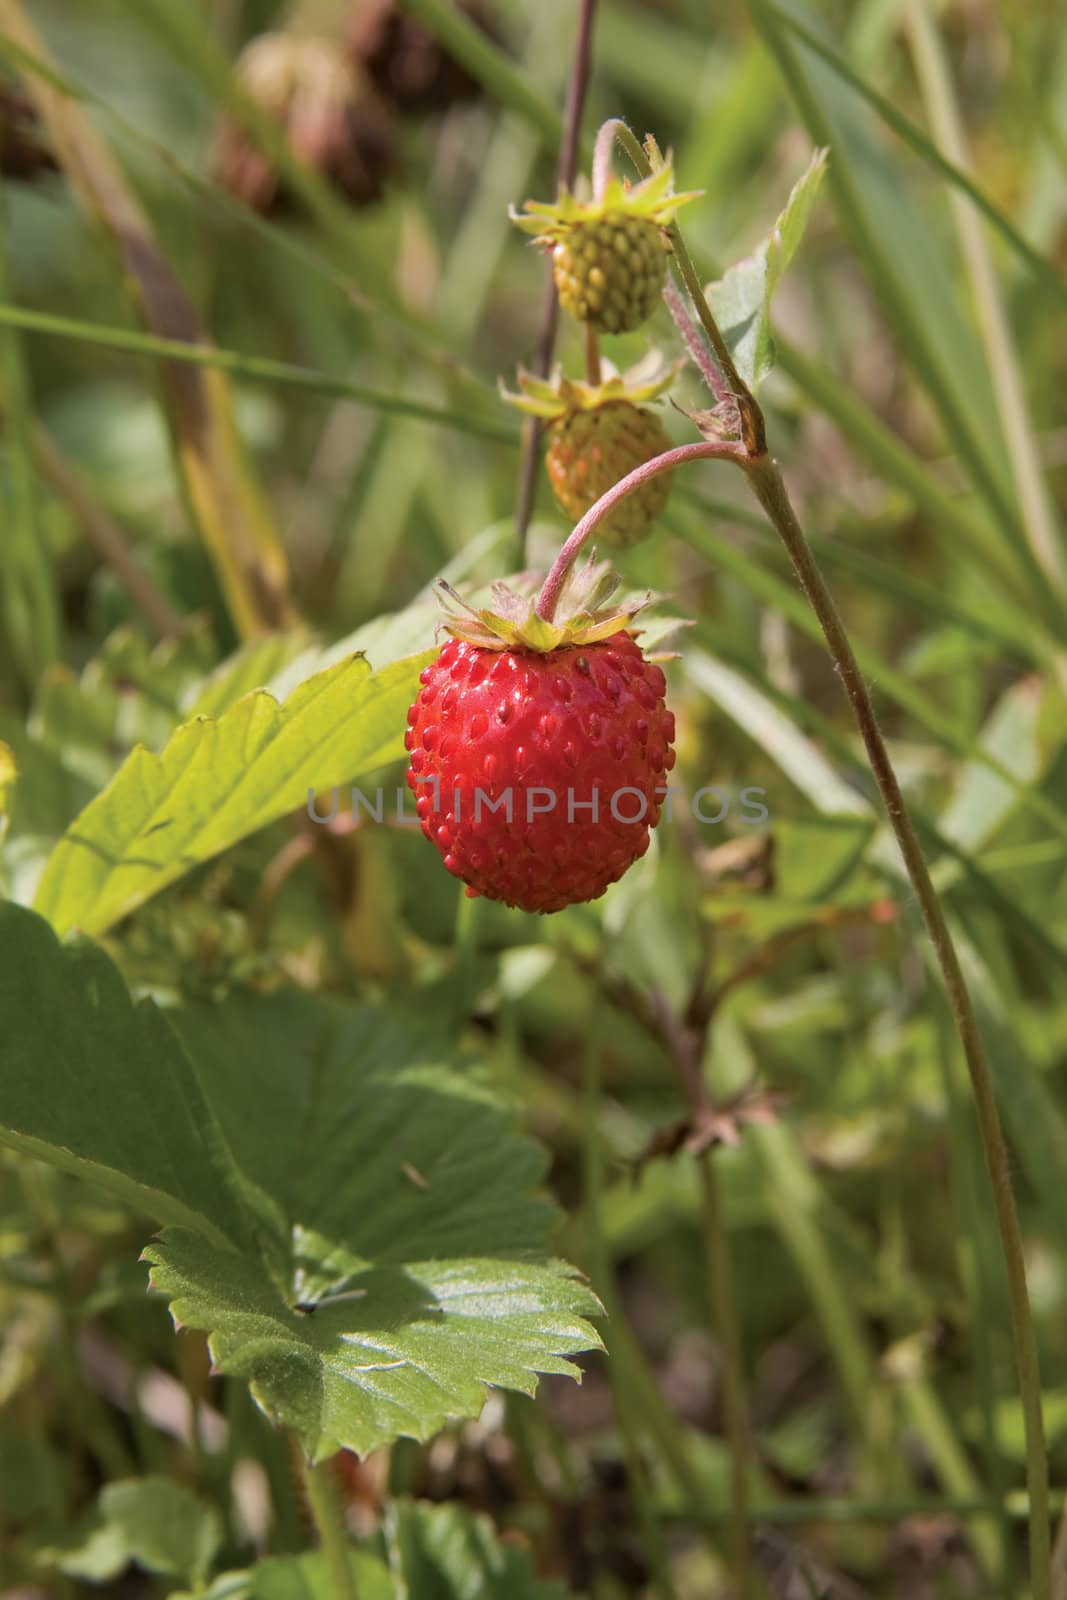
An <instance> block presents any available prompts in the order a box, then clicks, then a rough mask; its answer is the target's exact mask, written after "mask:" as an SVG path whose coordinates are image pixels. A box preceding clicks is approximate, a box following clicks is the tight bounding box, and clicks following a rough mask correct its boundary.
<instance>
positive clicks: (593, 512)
mask: <svg viewBox="0 0 1067 1600" xmlns="http://www.w3.org/2000/svg"><path fill="white" fill-rule="evenodd" d="M702 460H711V461H734V462H736V463H737V465H738V466H741V465H743V464H744V460H745V453H744V445H742V444H740V443H735V442H733V441H731V440H721V439H702V440H701V441H700V442H699V443H698V444H682V445H678V446H677V447H676V448H675V449H674V450H665V451H664V452H663V454H662V455H661V456H653V457H652V460H651V461H644V462H642V463H641V465H640V466H639V467H635V468H634V470H633V471H632V472H628V473H627V474H626V477H625V478H620V479H619V481H618V483H615V484H612V486H611V488H610V489H609V490H608V491H607V493H606V494H602V495H601V496H600V499H599V500H598V501H597V502H596V504H595V505H592V506H590V507H589V510H588V511H587V512H586V513H585V516H584V517H582V519H581V521H580V522H578V523H576V524H575V527H574V531H573V532H572V534H571V536H570V538H569V539H568V540H567V542H566V544H565V545H564V546H563V548H562V550H561V551H560V553H559V555H558V556H557V557H556V559H555V561H554V562H553V563H552V569H551V571H550V572H549V574H548V577H547V578H546V579H545V581H544V584H543V585H542V588H541V593H540V594H539V595H538V597H537V605H536V607H535V610H536V612H537V615H538V616H539V617H540V618H541V620H542V621H543V622H551V621H553V619H554V618H555V615H556V607H557V605H558V604H559V597H560V595H561V593H562V592H563V586H564V584H565V583H566V581H567V576H568V574H569V572H570V570H571V568H572V567H573V566H574V563H575V561H576V560H577V559H578V556H579V555H580V554H581V551H582V549H583V547H584V545H585V544H586V543H587V542H588V540H589V539H590V538H591V537H592V535H593V533H595V531H596V529H597V528H598V527H599V525H600V523H601V522H603V520H604V518H605V517H606V516H607V515H608V514H609V512H611V511H614V509H615V507H616V506H617V505H618V504H619V502H620V500H625V499H626V496H627V495H628V494H632V493H633V491H634V490H635V489H640V487H641V485H642V484H644V483H647V482H648V481H649V479H650V478H658V477H659V475H660V473H661V472H671V471H672V470H673V469H674V468H675V467H680V466H684V464H685V463H686V462H687V461H702Z"/></svg>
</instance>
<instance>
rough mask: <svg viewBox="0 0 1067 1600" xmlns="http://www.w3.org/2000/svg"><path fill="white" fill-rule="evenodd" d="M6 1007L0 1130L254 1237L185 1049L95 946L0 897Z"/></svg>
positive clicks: (129, 1194) (187, 1217) (174, 1210)
mask: <svg viewBox="0 0 1067 1600" xmlns="http://www.w3.org/2000/svg"><path fill="white" fill-rule="evenodd" d="M0 1019H2V1024H0V1142H2V1143H4V1144H7V1145H9V1146H11V1147H12V1148H13V1149H16V1150H22V1151H24V1152H25V1153H26V1154H28V1155H33V1156H37V1157H39V1158H40V1159H42V1160H45V1161H51V1162H52V1164H53V1165H54V1166H58V1167H62V1168H64V1169H65V1170H67V1171H69V1172H75V1173H78V1174H79V1175H80V1176H81V1177H84V1178H88V1179H90V1180H92V1181H95V1182H97V1183H101V1184H105V1185H106V1186H107V1187H108V1188H110V1189H111V1190H112V1191H113V1192H114V1193H116V1194H119V1195H120V1196H121V1197H122V1198H123V1199H124V1200H125V1201H126V1202H127V1203H128V1204H130V1205H133V1206H136V1207H137V1209H138V1210H140V1211H142V1212H147V1213H148V1215H149V1216H152V1217H156V1218H158V1219H159V1220H160V1221H161V1222H172V1223H181V1224H184V1225H185V1226H188V1227H196V1228H199V1229H201V1230H202V1231H203V1232H204V1233H205V1234H206V1235H207V1236H208V1237H209V1238H211V1239H213V1240H214V1241H215V1242H216V1243H217V1244H219V1245H220V1246H222V1247H225V1245H226V1244H227V1243H232V1244H233V1245H234V1246H238V1245H242V1244H244V1243H245V1242H247V1241H248V1240H249V1239H250V1237H251V1234H252V1232H253V1224H252V1220H251V1217H250V1214H249V1207H250V1206H251V1205H252V1197H251V1190H250V1186H247V1185H246V1184H245V1182H244V1180H243V1179H242V1177H241V1174H240V1173H239V1172H238V1169H237V1167H236V1164H235V1163H234V1161H233V1158H232V1157H231V1155H230V1152H229V1150H228V1148H227V1146H226V1143H225V1140H224V1138H223V1135H222V1132H221V1130H220V1128H219V1124H218V1122H217V1120H216V1118H215V1116H214V1115H213V1113H212V1111H211V1108H210V1106H209V1105H208V1102H207V1100H206V1098H205V1095H204V1090H203V1088H202V1086H201V1083H200V1081H199V1079H198V1077H197V1074H196V1072H195V1070H194V1068H193V1066H192V1063H191V1062H190V1060H189V1057H188V1055H187V1053H186V1051H185V1049H184V1048H183V1046H182V1044H181V1042H180V1040H179V1039H178V1038H177V1037H176V1035H175V1034H174V1032H173V1030H172V1028H171V1027H170V1024H169V1022H168V1020H167V1018H166V1016H165V1015H164V1014H163V1013H162V1012H160V1011H159V1010H157V1008H156V1007H155V1006H154V1005H153V1004H152V1003H151V1002H148V1001H146V1002H143V1003H142V1004H140V1005H138V1006H134V1005H133V1004H132V1002H131V1000H130V997H129V995H128V993H127V991H126V987H125V985H124V984H123V982H122V979H121V978H120V977H119V975H118V973H117V972H116V970H115V968H114V966H113V965H112V964H111V962H110V961H109V960H108V959H107V957H106V956H105V955H104V954H103V952H102V951H100V950H97V949H94V948H93V947H92V946H88V945H84V946H76V947H74V948H66V949H65V948H63V947H62V946H61V945H60V944H59V943H58V941H57V939H56V936H55V934H54V933H53V931H52V929H51V928H50V927H49V926H48V924H47V923H46V922H44V921H42V919H41V918H40V917H38V916H35V915H34V913H33V912H31V911H26V910H24V909H23V908H22V907H20V906H14V905H11V904H0ZM246 1189H247V1192H246Z"/></svg>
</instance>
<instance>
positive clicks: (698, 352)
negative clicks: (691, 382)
mask: <svg viewBox="0 0 1067 1600" xmlns="http://www.w3.org/2000/svg"><path fill="white" fill-rule="evenodd" d="M663 299H664V301H665V302H666V306H667V310H668V311H669V312H670V314H671V316H672V317H673V319H674V325H675V327H676V328H677V329H678V332H679V333H680V334H681V336H682V339H683V341H684V343H685V347H686V349H687V350H688V351H689V355H690V357H691V359H692V360H693V361H694V362H695V363H696V365H697V366H698V367H699V369H700V374H701V377H702V378H703V379H704V382H705V383H706V384H707V386H708V388H709V389H710V390H711V392H712V394H713V395H714V396H715V398H716V400H717V401H718V402H719V403H720V404H721V403H722V402H723V401H724V400H730V399H736V396H735V395H734V392H733V390H732V389H731V388H730V385H729V384H728V383H727V382H726V380H725V378H724V377H723V375H722V373H721V372H720V371H719V369H718V367H717V366H716V365H715V357H714V356H713V355H712V353H711V351H710V350H709V349H708V346H707V345H706V344H705V342H704V336H703V334H702V333H701V332H700V330H699V328H698V327H697V325H696V323H695V322H694V321H693V319H692V317H691V316H690V315H689V313H688V311H687V310H686V309H685V301H684V300H683V299H682V296H681V294H680V293H679V292H678V290H677V289H676V288H675V286H674V284H673V283H672V282H671V281H670V279H669V278H668V280H667V282H666V283H665V284H664V285H663Z"/></svg>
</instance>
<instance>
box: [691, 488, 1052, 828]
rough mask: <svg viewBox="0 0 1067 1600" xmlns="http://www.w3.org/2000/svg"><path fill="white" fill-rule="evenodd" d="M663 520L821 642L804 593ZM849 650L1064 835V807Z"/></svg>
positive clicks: (875, 660) (724, 543)
mask: <svg viewBox="0 0 1067 1600" xmlns="http://www.w3.org/2000/svg"><path fill="white" fill-rule="evenodd" d="M664 520H665V522H666V524H667V525H668V526H669V527H671V528H672V531H675V532H677V534H678V536H679V537H680V538H682V539H684V540H685V541H686V542H687V543H688V544H691V545H692V546H693V548H694V549H696V550H699V551H701V552H702V553H703V554H704V555H705V556H707V558H708V560H709V561H710V562H711V563H712V565H713V566H716V567H718V568H721V569H723V570H725V571H727V572H732V573H734V574H735V575H736V576H737V577H739V578H740V579H741V581H742V582H743V583H744V584H745V585H746V587H748V588H749V589H751V590H752V592H753V593H754V594H756V595H759V596H760V598H762V599H764V600H766V601H767V602H768V603H769V604H771V605H773V606H775V607H776V608H777V609H778V610H779V611H781V612H782V613H783V615H784V616H786V617H787V618H788V620H789V621H790V622H791V623H792V624H793V625H794V626H795V627H796V628H798V629H799V630H800V631H801V632H802V633H804V634H805V635H806V636H807V637H808V638H810V639H815V640H818V641H821V639H822V633H821V631H820V629H819V625H818V622H817V621H816V619H815V617H814V616H813V615H812V613H811V611H810V610H809V608H808V606H807V603H806V602H805V600H804V599H803V597H802V596H801V595H800V594H799V593H798V592H797V591H796V590H795V589H793V588H792V587H791V586H790V585H789V584H787V583H785V582H783V581H782V579H780V578H778V577H776V576H775V575H774V574H773V573H771V572H768V571H767V570H766V569H765V568H764V567H763V565H762V564H761V563H760V562H758V561H755V560H753V559H752V557H750V556H747V555H745V554H743V553H742V552H740V551H738V550H737V549H735V548H734V547H733V546H732V545H731V544H730V542H729V540H727V539H723V538H720V537H719V535H718V534H716V533H715V532H714V531H713V530H712V529H710V528H708V527H706V526H704V525H698V524H696V523H695V522H692V521H689V520H686V521H685V522H683V521H681V520H680V519H678V518H676V517H670V518H665V519H664ZM854 649H855V651H856V659H857V661H858V662H859V664H860V667H861V669H862V670H863V671H864V672H865V673H867V674H868V675H869V676H870V677H871V678H873V679H874V680H875V681H876V682H877V684H878V687H879V690H880V692H881V693H882V694H884V695H885V696H886V697H887V698H888V699H890V700H892V701H894V702H895V703H896V704H897V705H898V706H900V707H901V709H902V710H904V711H907V712H908V714H909V715H910V716H912V717H914V719H915V721H916V722H917V723H918V724H919V726H920V727H923V728H925V729H926V731H927V732H928V733H931V734H933V735H934V737H935V738H936V739H938V740H939V741H940V742H941V743H942V744H944V745H945V746H947V747H948V748H949V749H950V750H953V751H955V753H956V754H957V755H959V756H962V757H963V758H964V759H966V760H968V761H974V762H977V763H979V764H980V765H983V766H986V767H988V768H989V770H990V771H991V772H995V773H996V774H997V776H998V777H999V778H1001V779H1003V781H1004V782H1005V783H1007V784H1009V785H1010V786H1011V788H1012V789H1013V791H1014V792H1015V793H1016V794H1017V795H1018V798H1019V801H1020V804H1022V805H1024V806H1025V807H1026V808H1027V809H1028V810H1029V811H1031V812H1033V814H1034V815H1035V816H1041V817H1043V818H1044V819H1045V821H1046V822H1047V823H1048V824H1049V826H1050V827H1052V828H1054V829H1055V830H1056V832H1057V833H1058V834H1059V835H1060V836H1061V837H1062V838H1067V810H1065V809H1064V808H1063V807H1062V806H1061V805H1059V804H1057V802H1056V801H1055V800H1053V799H1052V798H1051V797H1050V796H1049V795H1047V794H1045V793H1043V792H1042V791H1041V790H1040V789H1038V788H1035V787H1033V786H1030V785H1027V784H1023V783H1020V782H1019V780H1018V779H1017V778H1016V776H1015V774H1014V773H1012V772H1010V771H1009V770H1008V769H1007V768H1006V767H1005V766H1004V765H1003V763H1002V762H1000V761H997V760H996V759H995V758H994V757H992V756H990V755H989V754H988V753H987V752H986V751H984V750H982V749H981V747H980V746H979V745H978V744H977V743H976V741H975V740H974V739H971V738H969V737H967V735H966V734H962V733H961V732H960V731H959V728H958V726H957V724H956V721H955V720H954V719H953V718H952V717H951V716H949V715H948V714H946V713H945V712H943V711H941V710H940V709H939V708H938V707H937V706H935V705H934V704H933V702H932V701H930V699H929V698H928V697H927V696H926V695H925V694H924V693H923V692H922V691H921V690H920V689H917V688H916V687H915V685H914V684H913V683H911V682H910V681H909V679H907V678H906V677H905V676H904V674H903V673H901V672H898V671H897V670H896V669H895V668H894V667H892V666H890V665H889V664H888V663H887V662H886V661H884V660H883V659H882V657H881V656H879V655H878V654H877V653H876V652H875V651H873V650H871V649H870V648H869V647H868V646H866V645H864V644H862V643H861V642H860V641H856V643H855V645H854Z"/></svg>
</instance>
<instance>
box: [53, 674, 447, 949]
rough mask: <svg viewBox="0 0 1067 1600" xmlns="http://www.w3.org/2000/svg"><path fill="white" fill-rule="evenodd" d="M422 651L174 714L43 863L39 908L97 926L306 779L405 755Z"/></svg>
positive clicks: (275, 806) (69, 923) (301, 794)
mask: <svg viewBox="0 0 1067 1600" xmlns="http://www.w3.org/2000/svg"><path fill="white" fill-rule="evenodd" d="M424 664H425V661H424V658H420V657H415V658H413V659H410V660H406V661H400V662H397V663H395V664H394V665H393V666H390V667H387V668H385V669H384V670H383V671H381V672H376V673H375V672H372V671H371V669H370V667H369V666H368V665H367V663H366V662H365V661H364V660H363V659H362V658H361V657H358V656H356V657H349V658H348V659H347V660H345V661H341V662H338V663H337V664H336V665H335V666H333V667H330V668H328V669H327V670H326V671H323V672H320V673H317V674H316V675H315V676H314V677H313V678H309V679H308V680H307V681H306V682H304V683H302V684H301V685H300V686H299V688H297V689H295V690H294V691H293V693H292V694H291V695H290V696H289V698H288V699H287V700H286V701H285V703H284V705H279V704H278V702H277V701H276V700H275V699H274V698H273V696H271V695H270V694H268V693H266V692H265V691H256V692H254V693H252V694H250V695H247V696H246V697H245V698H244V699H243V700H239V701H238V702H237V703H236V705H233V706H231V707H230V709H229V710H227V711H226V712H224V713H223V715H222V716H221V717H218V718H198V719H196V720H194V721H192V722H188V723H185V724H183V726H182V727H180V728H178V729H177V730H176V732H175V733H174V734H173V736H172V737H171V739H170V740H169V741H168V743H167V746H166V748H165V749H164V750H163V752H162V753H161V754H160V755H158V756H156V755H152V754H150V753H149V752H148V751H147V750H144V749H140V748H139V749H136V750H134V751H133V753H132V754H131V755H130V757H129V758H128V760H127V761H125V762H124V763H123V765H122V767H121V768H120V769H119V771H118V772H117V773H116V775H115V777H114V779H113V781H112V782H111V783H110V784H109V785H108V787H107V788H106V789H105V790H104V791H103V793H102V794H100V795H98V796H97V797H96V799H95V800H93V801H92V802H91V804H90V805H88V806H87V807H86V809H85V810H84V811H83V812H82V814H81V815H80V816H79V817H77V818H76V819H75V821H74V823H73V824H72V825H71V827H70V828H68V830H67V832H66V834H65V835H64V836H63V838H62V839H60V841H59V843H58V844H57V846H56V848H55V850H54V851H53V853H52V856H51V858H50V859H49V862H48V865H47V867H46V868H45V872H44V876H43V878H42V880H41V884H40V888H39V890H38V894H37V901H36V904H37V909H38V910H39V911H40V912H41V913H42V915H44V916H46V917H48V918H49V920H50V921H51V922H52V924H53V925H54V926H55V927H56V928H57V929H58V930H59V932H60V933H66V932H67V931H69V930H70V929H71V928H74V927H77V928H80V929H81V930H82V931H83V932H85V933H101V932H103V931H104V930H105V929H107V928H109V927H111V926H112V925H113V924H114V923H115V922H117V921H118V920H119V919H120V918H121V917H123V916H125V915H126V914H127V913H128V912H130V911H132V910H134V909H135V908H136V907H137V906H139V905H142V904H143V903H144V902H145V901H146V900H148V899H150V898H151V897H152V895H154V894H158V893H159V891H160V890H161V889H163V888H165V887H166V886H167V885H168V884H170V883H173V882H174V881H175V880H176V879H177V878H180V877H181V876H182V874H183V873H185V872H188V871H189V870H190V868H192V867H195V866H197V865H198V864H199V863H200V862H202V861H207V860H209V859H210V857H212V856H215V855H218V854H219V852H220V851H222V850H226V849H228V848H229V847H230V846H231V845H233V844H236V843H237V841H238V840H239V839H242V838H244V837H245V836H246V835H248V834H250V833H254V832H256V831H257V830H258V829H259V828H262V827H265V826H266V825H267V823H269V822H274V821H276V820H277V819H278V818H279V817H283V816H285V814H286V813H287V812H289V811H294V810H296V809H298V808H299V807H302V806H304V805H306V803H307V795H308V790H309V789H315V790H321V789H328V788H331V787H332V786H333V785H334V784H340V783H344V782H346V781H349V780H353V779H356V778H359V777H360V776H361V775H362V774H363V773H365V772H369V771H372V770H373V769H374V768H376V767H380V766H383V765H384V764H385V763H386V762H388V761H392V760H394V759H396V758H397V757H398V756H400V755H402V754H403V731H404V725H405V721H404V719H405V712H406V710H407V707H408V705H409V704H410V702H411V700H412V698H413V696H414V692H415V689H416V687H417V682H418V674H419V670H420V668H421V667H422V666H423V665H424Z"/></svg>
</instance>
